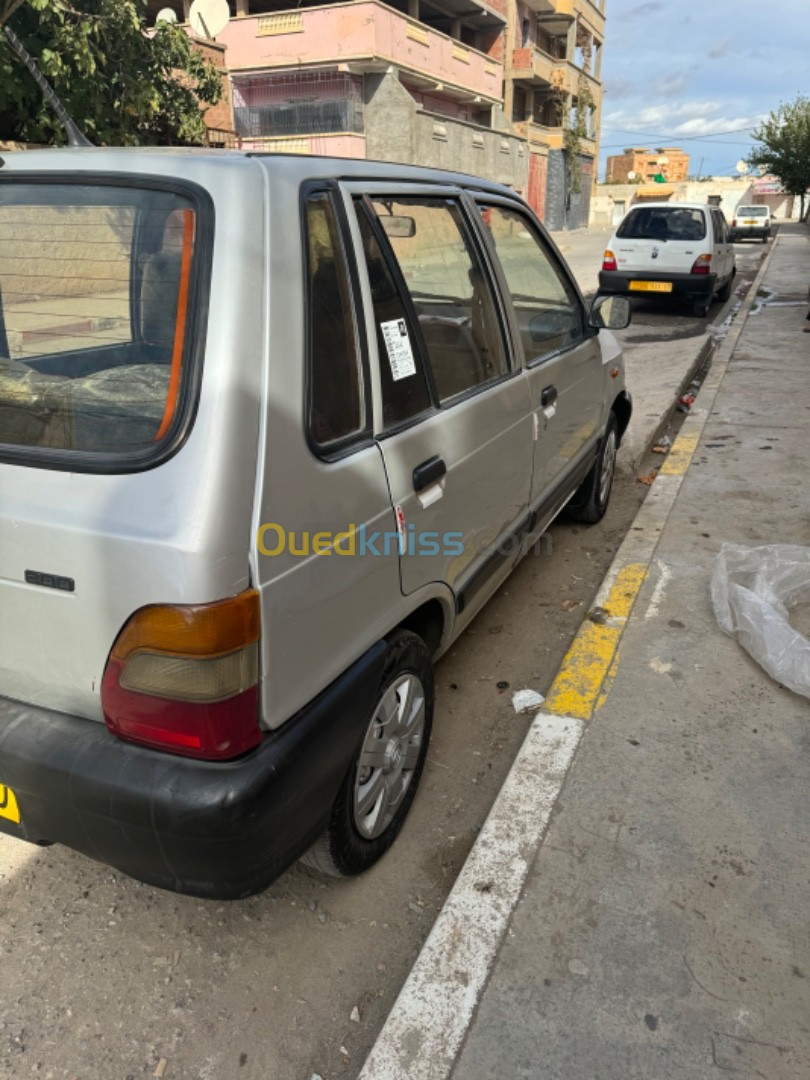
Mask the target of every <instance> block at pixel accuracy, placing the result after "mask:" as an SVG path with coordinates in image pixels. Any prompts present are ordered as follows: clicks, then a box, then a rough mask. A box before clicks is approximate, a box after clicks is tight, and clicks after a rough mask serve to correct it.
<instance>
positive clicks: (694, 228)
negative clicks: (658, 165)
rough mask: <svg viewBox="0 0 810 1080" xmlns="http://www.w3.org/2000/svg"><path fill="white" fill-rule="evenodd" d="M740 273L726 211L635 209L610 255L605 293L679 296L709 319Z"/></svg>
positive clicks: (693, 206) (687, 206) (697, 206)
mask: <svg viewBox="0 0 810 1080" xmlns="http://www.w3.org/2000/svg"><path fill="white" fill-rule="evenodd" d="M736 273H737V269H736V266H735V262H734V248H733V246H732V244H731V240H730V237H729V232H728V225H727V223H726V219H725V218H724V216H723V212H722V210H719V209H718V208H717V207H716V206H706V205H705V204H703V203H665V202H660V203H644V204H642V205H640V206H634V207H633V208H632V209H631V210H630V212H629V213H628V214H627V216H626V217H625V218H624V220H623V221H622V223H621V224H620V225H619V227H618V228H617V229H616V232H615V233H614V234H613V236H612V237H611V240H610V244H609V246H608V249H607V251H605V255H604V260H603V262H602V272H601V273H600V275H599V291H600V292H602V293H630V294H635V293H637V294H639V295H649V296H653V295H655V296H673V297H678V298H681V299H685V300H687V301H689V302H690V303H691V305H692V311H693V313H694V314H695V315H698V316H700V317H701V318H703V317H704V316H706V315H708V313H709V308H710V307H711V303H712V300H713V298H714V297H715V295H716V296H717V297H718V299H720V300H728V298H729V296H730V295H731V287H732V284H733V282H734V276H735V274H736Z"/></svg>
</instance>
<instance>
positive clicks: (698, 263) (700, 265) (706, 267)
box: [692, 255, 712, 274]
mask: <svg viewBox="0 0 810 1080" xmlns="http://www.w3.org/2000/svg"><path fill="white" fill-rule="evenodd" d="M711 268H712V257H711V255H698V257H697V258H696V259H695V261H694V264H693V266H692V273H693V274H708V273H710V271H711Z"/></svg>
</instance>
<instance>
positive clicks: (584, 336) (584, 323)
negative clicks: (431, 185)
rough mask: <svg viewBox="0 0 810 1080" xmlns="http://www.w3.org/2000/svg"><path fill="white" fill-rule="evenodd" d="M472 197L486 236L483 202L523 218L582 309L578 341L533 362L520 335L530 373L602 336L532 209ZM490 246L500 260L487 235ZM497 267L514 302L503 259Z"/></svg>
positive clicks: (481, 193)
mask: <svg viewBox="0 0 810 1080" xmlns="http://www.w3.org/2000/svg"><path fill="white" fill-rule="evenodd" d="M469 194H470V196H471V199H472V201H473V202H474V203H475V205H476V208H477V210H478V216H479V218H480V219H481V221H480V228H481V230H482V231H483V232H484V233H485V234H487V233H488V230H487V229H486V227H485V225H484V222H483V218H482V217H481V204H482V203H484V204H485V205H491V206H503V207H504V208H505V209H507V210H511V211H512V212H513V213H516V214H518V215H520V216H521V217H522V218H524V219H525V220H526V221H527V223H528V225H529V227H530V228H531V230H532V232H533V234H534V236H535V237H537V238H539V241H540V248H541V249H543V250H545V251H546V253H547V254H548V257H549V262H550V263H551V265H552V267H553V268H554V270H555V271H556V272H557V276H558V277H559V278H562V280H563V282H565V283H566V284H567V285H568V291H569V292H570V294H571V295H572V297H573V299H574V301H575V302H576V303H577V304H578V306H579V311H580V325H581V327H582V333H581V334H580V336H579V337H578V338H577V339H576V341H572V342H570V343H569V344H568V345H563V346H562V347H561V348H559V349H551V350H550V351H549V352H545V353H541V354H540V356H536V357H534V359H529V358H528V357H527V356H526V350H525V348H524V346H523V341H522V340H521V339H520V336H518V341H519V346H518V347H519V349H520V355H521V356H522V358H523V367H524V369H525V370H526V371H534V370H535V369H536V368H539V367H542V366H543V364H547V363H549V362H550V361H551V360H557V359H559V358H560V357H561V356H565V355H566V353H569V352H573V350H574V349H578V348H580V346H581V345H583V344H585V342H587V341H590V340H591V338H594V337H596V336H597V335H598V334H599V331H598V330H595V329H594V328H593V327H591V326H589V325H588V316H587V311H586V308H585V300H584V298H583V296H582V292H581V290H580V288H579V285H578V284H577V282H576V280H575V279H574V277H573V275H572V274H571V272H570V270H569V269H568V267H567V266H566V264H565V262H564V260H563V258H562V255H560V252H559V251H558V250H557V246H556V244H555V243H554V241H553V240H552V239H551V237H550V236H549V235H548V233H547V232H546V230H545V229H544V228H543V225H542V223H541V222H540V221H539V220H538V219H537V218H536V217H535V215H534V213H533V212H532V209H531V207H530V206H527V205H526V204H524V203H522V202H518V201H517V200H516V199H509V198H505V197H503V196H496V197H493V196H490V195H489V194H488V193H487V192H485V191H474V192H470V193H469ZM486 243H487V246H488V247H491V248H492V252H493V257H494V258H496V259H497V251H496V250H495V242H494V240H493V239H492V238H491V236H489V235H486ZM497 265H498V270H499V280H502V282H503V284H502V288H503V289H504V290H505V292H506V295H507V296H508V297H509V300H510V302H511V290H510V289H509V284H508V282H507V280H506V276H505V275H504V272H503V267H502V266H501V264H500V260H498V263H497Z"/></svg>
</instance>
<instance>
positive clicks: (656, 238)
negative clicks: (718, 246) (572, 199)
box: [615, 204, 710, 274]
mask: <svg viewBox="0 0 810 1080" xmlns="http://www.w3.org/2000/svg"><path fill="white" fill-rule="evenodd" d="M708 239H709V238H708V221H707V214H706V211H704V210H703V208H702V207H688V206H682V207H679V206H677V205H676V204H673V205H672V206H637V207H635V208H634V209H633V210H631V212H630V213H629V214H628V215H627V217H626V218H625V220H624V221H623V222H622V224H621V225H620V226H619V228H618V229H617V231H616V247H615V255H616V267H617V269H618V270H620V271H625V272H627V271H629V272H641V273H643V272H644V271H645V270H647V271H649V272H650V273H661V274H667V273H678V274H688V273H689V272H690V271H691V269H692V266H693V264H694V262H695V259H696V258H697V257H698V255H700V254H702V253H703V252H704V251H706V252H708V251H709V250H710V248H709V246H708Z"/></svg>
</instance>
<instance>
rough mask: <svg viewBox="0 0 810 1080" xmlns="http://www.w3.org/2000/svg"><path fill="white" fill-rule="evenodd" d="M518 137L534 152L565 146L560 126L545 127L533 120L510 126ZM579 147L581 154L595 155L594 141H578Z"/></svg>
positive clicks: (559, 148)
mask: <svg viewBox="0 0 810 1080" xmlns="http://www.w3.org/2000/svg"><path fill="white" fill-rule="evenodd" d="M512 126H513V127H514V129H515V131H516V132H517V133H518V135H520V136H522V137H523V138H524V139H525V140H526V142H527V143H528V144H529V149H530V150H534V151H538V150H540V151H542V150H562V149H563V148H564V146H565V134H564V131H563V128H562V126H558V127H547V126H546V125H545V124H538V123H535V121H534V120H524V121H523V122H522V123H516V124H513V125H512ZM580 147H581V149H582V153H583V154H590V155H591V157H593V156H594V155H595V154H596V141H595V140H594V139H587V138H586V139H580Z"/></svg>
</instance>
